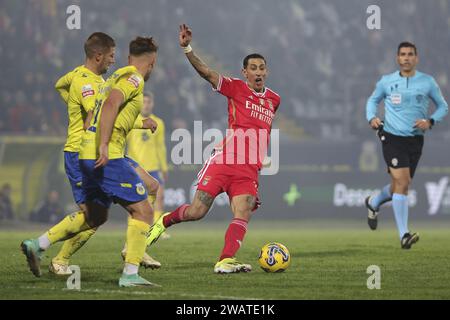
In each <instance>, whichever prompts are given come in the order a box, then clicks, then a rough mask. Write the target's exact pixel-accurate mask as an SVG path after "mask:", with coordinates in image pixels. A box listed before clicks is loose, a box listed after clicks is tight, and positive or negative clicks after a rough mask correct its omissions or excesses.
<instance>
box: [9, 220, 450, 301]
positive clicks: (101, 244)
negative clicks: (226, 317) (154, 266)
mask: <svg viewBox="0 0 450 320" xmlns="http://www.w3.org/2000/svg"><path fill="white" fill-rule="evenodd" d="M337 224H338V225H337V226H336V223H335V222H332V221H315V222H303V221H301V220H295V221H288V222H279V223H276V222H264V221H257V219H255V221H254V222H252V223H251V224H250V228H249V232H248V233H247V236H246V239H245V241H244V245H243V247H242V248H241V250H240V252H239V253H238V258H239V259H240V260H241V261H243V262H246V263H251V264H252V265H253V268H254V270H253V271H252V272H251V273H248V274H233V275H216V274H214V273H213V266H214V263H215V261H216V259H217V257H218V254H219V253H220V250H221V248H222V245H223V236H224V231H225V229H226V226H227V224H226V223H209V222H203V221H202V222H196V223H189V224H184V225H178V226H175V227H173V228H172V229H171V230H170V233H171V234H172V238H171V239H169V240H160V241H159V242H158V243H157V244H156V245H155V246H154V247H152V248H151V249H150V251H149V253H150V254H151V255H153V256H154V257H155V258H157V259H158V260H159V261H161V263H162V265H163V266H162V268H161V269H160V270H144V269H141V275H142V276H143V277H145V278H147V279H148V280H150V281H152V282H154V283H156V284H159V285H161V287H158V288H119V287H118V285H117V282H118V279H119V276H120V273H121V269H122V259H121V257H120V250H121V248H122V244H123V241H124V235H125V226H119V227H117V226H111V225H109V226H108V225H106V226H105V227H104V228H103V229H100V230H99V231H98V232H97V234H96V235H94V237H93V238H92V239H91V240H90V242H89V243H88V244H87V245H86V246H85V247H84V248H82V249H81V250H80V251H79V252H78V253H77V254H76V256H75V257H73V259H72V261H71V264H75V265H79V266H80V268H81V290H80V291H73V290H67V289H66V280H65V278H59V277H55V276H51V275H49V273H48V271H47V266H48V262H49V260H50V257H52V256H53V255H54V254H55V253H56V251H57V250H58V249H59V245H56V246H54V247H53V248H51V249H50V250H49V251H47V253H46V258H44V260H43V262H42V268H43V276H42V277H41V278H35V277H34V276H33V275H32V274H31V272H30V271H29V270H28V267H27V266H26V262H25V257H24V256H23V255H22V253H21V252H20V250H19V244H20V242H21V241H22V240H23V239H25V238H27V237H36V236H38V235H39V234H40V233H41V231H43V230H38V231H35V230H32V231H30V230H27V231H16V230H14V231H13V230H9V231H7V230H1V231H0V252H1V256H2V259H1V262H0V284H1V287H0V297H1V299H152V300H153V299H183V300H189V299H450V286H449V283H450V272H449V270H450V256H449V252H450V250H449V249H450V226H448V223H441V224H424V223H413V226H414V230H418V231H419V232H420V234H421V239H420V241H419V243H418V244H416V245H415V246H414V247H413V248H412V249H411V250H401V249H400V244H399V240H398V237H397V232H396V230H395V229H394V225H393V223H392V221H390V222H389V221H386V222H384V223H383V222H382V223H381V224H380V228H379V229H381V230H377V231H375V232H373V231H370V230H369V229H368V228H367V226H366V225H365V221H361V222H360V223H355V222H350V223H343V222H340V223H339V222H338V223H337ZM269 241H278V242H281V243H283V244H285V245H286V246H287V247H288V248H289V250H290V253H291V257H292V263H291V266H290V268H289V269H288V270H287V271H286V272H284V273H279V274H268V273H265V272H264V271H262V270H261V269H260V268H259V266H258V264H257V257H258V254H259V249H260V248H261V246H262V245H263V244H265V243H266V242H269ZM370 265H377V266H379V267H380V269H381V289H379V290H376V289H373V290H369V289H368V288H367V278H368V277H369V276H370V275H369V274H367V273H366V271H367V267H368V266H370Z"/></svg>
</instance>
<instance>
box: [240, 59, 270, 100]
mask: <svg viewBox="0 0 450 320" xmlns="http://www.w3.org/2000/svg"><path fill="white" fill-rule="evenodd" d="M242 74H243V75H244V77H245V78H246V79H247V83H248V85H249V86H250V88H252V89H253V90H255V91H256V92H261V91H262V90H263V89H264V85H265V82H266V76H267V68H266V63H265V62H264V60H263V59H249V60H248V65H247V67H246V68H245V69H242Z"/></svg>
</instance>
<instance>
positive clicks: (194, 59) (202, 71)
mask: <svg viewBox="0 0 450 320" xmlns="http://www.w3.org/2000/svg"><path fill="white" fill-rule="evenodd" d="M191 40H192V30H191V29H190V28H189V27H188V26H187V25H185V24H183V25H181V26H180V34H179V41H180V46H181V47H183V48H186V47H187V46H189V44H190V43H191ZM186 57H187V58H188V60H189V62H190V63H191V65H192V66H193V67H194V69H195V70H196V71H197V73H198V74H199V75H200V76H201V77H202V78H203V79H205V80H206V81H208V82H209V83H211V84H212V86H213V87H214V89H217V86H218V84H219V79H220V75H219V73H218V72H217V71H214V70H212V69H211V68H210V67H209V66H208V65H207V64H206V63H204V62H203V61H202V60H201V59H200V57H198V56H197V55H196V54H195V53H194V51H190V52H187V53H186Z"/></svg>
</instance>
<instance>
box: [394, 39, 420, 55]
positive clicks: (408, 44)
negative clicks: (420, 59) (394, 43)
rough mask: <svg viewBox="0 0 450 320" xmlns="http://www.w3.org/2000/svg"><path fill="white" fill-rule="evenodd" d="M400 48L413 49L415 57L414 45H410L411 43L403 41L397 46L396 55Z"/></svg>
mask: <svg viewBox="0 0 450 320" xmlns="http://www.w3.org/2000/svg"><path fill="white" fill-rule="evenodd" d="M401 48H413V49H414V54H415V55H416V56H417V48H416V45H415V44H414V43H411V42H408V41H404V42H402V43H400V44H399V45H398V49H397V55H399V54H400V49H401Z"/></svg>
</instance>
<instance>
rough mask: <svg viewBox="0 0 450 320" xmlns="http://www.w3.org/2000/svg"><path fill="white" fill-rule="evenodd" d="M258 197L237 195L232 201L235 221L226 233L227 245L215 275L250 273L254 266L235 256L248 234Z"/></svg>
mask: <svg viewBox="0 0 450 320" xmlns="http://www.w3.org/2000/svg"><path fill="white" fill-rule="evenodd" d="M255 204H256V197H255V196H253V195H247V194H244V195H237V196H234V197H232V199H231V210H232V211H233V215H234V219H233V220H231V223H230V225H229V226H228V229H227V231H226V232H225V245H224V247H223V250H222V253H221V255H220V258H219V261H218V262H217V263H216V265H215V266H214V272H215V273H237V272H250V271H252V266H251V265H249V264H245V263H241V262H239V261H238V260H237V259H236V258H235V255H236V253H237V251H238V250H239V249H240V247H241V245H242V242H243V241H244V237H245V234H246V232H247V226H248V221H249V220H250V216H251V212H252V210H253V209H254V208H255Z"/></svg>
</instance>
